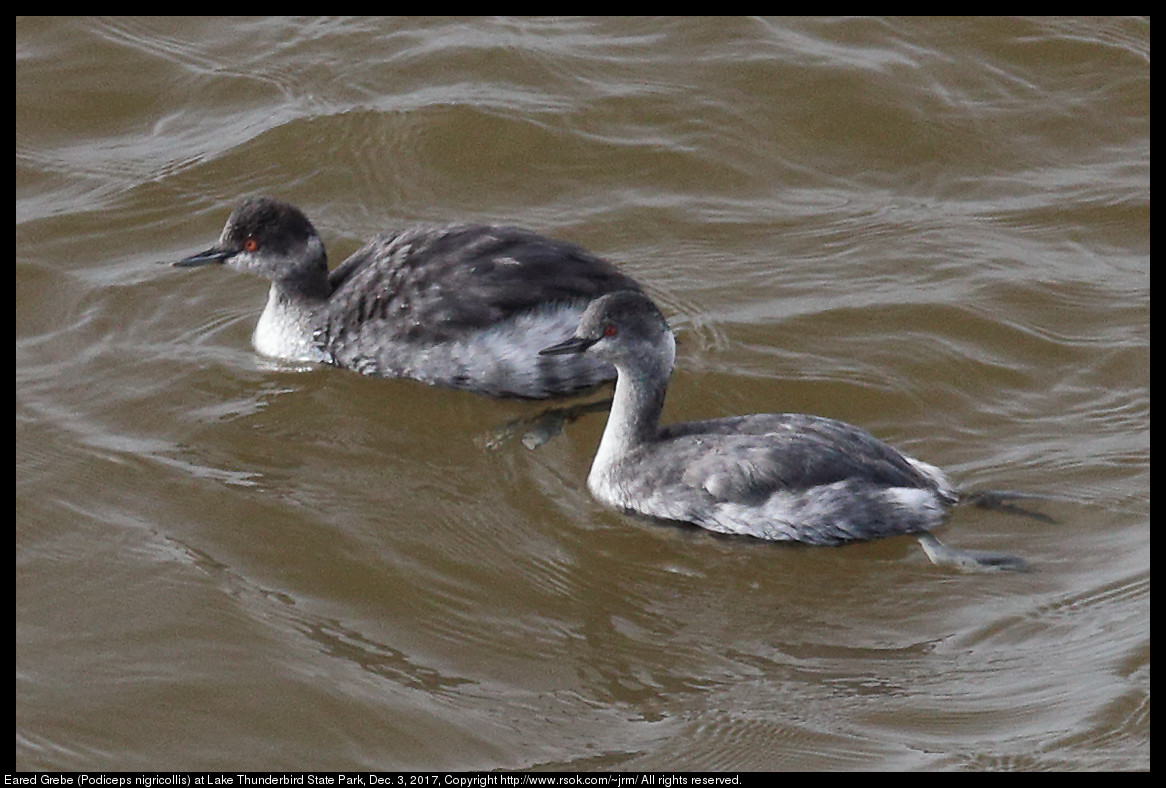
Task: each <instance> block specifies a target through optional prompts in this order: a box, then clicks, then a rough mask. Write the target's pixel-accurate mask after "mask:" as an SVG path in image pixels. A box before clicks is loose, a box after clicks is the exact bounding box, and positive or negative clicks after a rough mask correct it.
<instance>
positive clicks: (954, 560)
mask: <svg viewBox="0 0 1166 788" xmlns="http://www.w3.org/2000/svg"><path fill="white" fill-rule="evenodd" d="M542 353H543V354H545V355H555V356H557V355H565V354H583V355H590V356H594V357H596V358H600V359H603V360H604V361H607V362H609V363H611V364H613V365H614V366H615V368H616V370H617V375H618V376H617V378H616V384H615V395H614V400H613V403H612V406H611V413H610V415H609V417H608V421H607V426H606V427H605V428H604V431H603V437H602V438H601V439H600V442H599V448H598V450H597V451H596V454H595V460H594V462H593V464H592V466H591V471H590V473H589V474H588V477H587V486H588V488H589V489H590V490H591V493H592V495H594V496H595V498H596V499H598V500H599V501H600V502H602V503H604V504H607V505H608V506H611V507H614V508H616V509H620V510H624V511H628V512H632V513H637V514H640V515H646V516H648V517H652V518H658V519H663V520H673V521H681V522H687V523H693V524H695V525H698V526H701V527H702V528H706V529H708V530H710V531H714V532H718V533H723V534H740V535H746V536H752V537H757V538H759V539H767V540H774V541H788V542H803V543H807V544H814V545H837V544H842V543H845V542H852V541H862V540H870V539H878V538H881V537H886V536H893V535H896V534H923V535H924V538H923V540H922V543H923V545H924V548H925V550H926V552H927V554H928V556H929V557H931V558H932V560H933V561H936V562H937V563H939V562H943V563H949V564H954V565H958V566H964V567H968V566H974V567H977V568H981V569H1001V568H1007V569H1020V568H1023V566H1024V563H1025V562H1024V561H1023V560H1022V559H1019V558H1015V557H1013V556H1007V555H1003V554H998V553H987V552H982V551H959V550H955V549H954V548H947V547H945V546H943V545H942V544H940V543H939V541H938V540H936V539H935V538H934V537H933V536H931V535H930V534H928V533H927V532H928V531H930V530H931V529H933V528H935V527H936V526H938V525H940V524H941V523H942V522H943V520H944V516H945V514H946V512H947V511H948V509H950V508H951V507H952V506H954V505H955V504H956V503H958V502H959V501H960V500H961V493H960V492H959V491H958V490H957V489H956V488H955V487H954V486H953V485H952V483H951V482H950V481H949V480H948V478H947V476H946V475H945V474H944V473H943V471H941V470H940V469H939V468H937V467H935V466H933V465H930V464H928V463H925V462H922V461H920V460H917V459H915V458H913V457H908V456H907V455H905V454H902V453H901V452H899V451H898V450H896V449H894V448H892V447H891V446H889V445H888V444H886V443H884V442H883V441H881V440H879V439H878V438H876V437H874V436H873V435H871V434H870V433H869V432H866V431H865V430H862V429H860V428H858V427H855V426H853V425H850V424H846V423H844V422H841V421H836V420H834V419H829V418H823V417H820V416H810V415H803V414H796V413H774V414H770V413H763V414H754V415H750V416H734V417H730V418H721V419H711V420H708V421H694V422H686V423H679V424H668V425H664V426H661V425H660V423H659V421H660V413H661V411H662V409H663V407H664V397H665V394H666V392H667V388H668V381H669V377H670V375H671V373H672V366H673V363H674V361H675V355H676V344H675V341H674V339H673V335H672V331H671V330H670V329H669V327H668V323H667V322H666V321H665V319H664V317H663V315H661V314H660V311H659V310H658V309H657V308H656V306H655V305H654V304H653V303H652V302H651V301H649V300H648V299H647V298H645V297H644V296H643V295H641V294H640V293H635V292H620V293H612V294H608V295H604V296H602V297H600V298H599V299H597V300H596V301H594V302H593V303H592V304H591V305H590V306H589V307H588V308H587V311H586V312H584V314H583V317H582V319H581V320H580V323H579V326H578V328H577V329H576V331H575V334H574V336H573V337H571V338H570V339H567V340H564V341H562V342H560V343H557V344H555V345H552V346H550V347H547V348H545V349H543V350H542ZM1017 511H1021V510H1017ZM1024 513H1027V512H1024Z"/></svg>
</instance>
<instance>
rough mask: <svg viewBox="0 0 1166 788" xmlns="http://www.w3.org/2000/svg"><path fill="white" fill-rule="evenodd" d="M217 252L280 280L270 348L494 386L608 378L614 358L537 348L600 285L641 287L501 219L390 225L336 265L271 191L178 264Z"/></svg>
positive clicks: (542, 392) (271, 312)
mask: <svg viewBox="0 0 1166 788" xmlns="http://www.w3.org/2000/svg"><path fill="white" fill-rule="evenodd" d="M206 263H222V264H225V265H228V266H230V267H232V268H236V269H239V270H243V271H248V272H250V273H254V274H258V275H260V276H263V277H266V278H268V279H270V280H272V286H271V292H270V294H269V297H268V303H267V307H266V308H265V310H264V312H263V314H262V315H261V317H260V320H259V323H258V325H257V326H256V331H255V336H254V342H255V346H256V348H257V349H259V350H260V352H263V353H265V354H267V355H271V356H275V357H279V358H286V359H289V360H295V361H317V362H323V363H329V364H335V365H337V366H341V367H346V368H350V369H355V370H357V371H359V372H361V373H364V374H369V375H382V376H387V377H407V378H414V379H417V380H421V381H425V382H427V383H435V384H440V385H447V386H454V387H457V388H463V389H470V390H473V391H478V392H481V393H485V394H491V395H495V396H518V397H547V396H555V395H560V394H569V393H574V392H577V391H580V390H583V389H586V388H589V387H591V386H594V385H596V384H598V383H601V382H603V381H604V380H610V379H611V378H612V377H614V374H615V373H614V369H613V368H612V367H611V365H609V364H607V363H605V362H602V361H600V360H597V359H594V358H576V359H549V358H547V357H543V356H539V354H538V349H539V348H541V347H543V346H545V345H546V344H547V342H548V341H549V340H555V339H562V338H564V337H567V336H570V334H571V332H572V330H573V329H574V326H575V324H576V323H577V322H578V319H579V317H580V316H581V315H582V313H583V310H584V309H585V308H586V306H587V304H588V303H589V302H590V301H591V300H593V299H594V298H596V297H598V296H600V295H603V294H604V293H609V292H613V291H617V290H627V289H632V290H637V291H638V290H639V289H640V286H639V284H637V283H636V282H635V280H633V279H632V278H631V277H629V276H627V275H625V274H623V273H621V272H620V271H619V269H617V268H616V267H615V266H614V265H613V264H611V263H609V262H607V261H606V260H603V259H601V258H599V257H596V256H595V255H592V254H590V253H589V252H587V251H586V250H584V249H582V248H581V247H579V246H576V245H575V244H571V243H567V242H565V241H559V240H554V239H550V238H545V237H543V236H540V235H538V234H536V233H533V232H530V231H528V230H523V229H520V228H517V227H505V226H490V225H454V226H447V227H437V228H419V229H407V230H402V231H399V232H393V233H386V234H384V235H380V236H378V237H376V238H374V239H373V240H371V241H370V242H369V243H368V244H366V245H365V246H364V247H363V248H361V249H360V250H358V251H357V252H356V253H354V254H353V255H352V256H351V257H349V258H348V259H347V260H345V261H344V262H343V263H341V264H340V265H339V266H337V267H336V268H335V269H334V270H333V271H331V273H329V272H328V262H327V256H326V255H325V252H324V245H323V243H322V242H321V241H320V238H319V236H318V235H317V233H316V230H315V228H314V227H313V226H312V224H311V222H310V221H308V219H307V217H306V216H304V214H303V213H302V212H301V211H300V210H299V209H298V208H296V207H295V206H293V205H289V204H288V203H284V202H280V201H279V200H275V199H272V198H270V197H253V198H249V199H247V200H244V201H243V202H241V203H240V204H239V205H238V206H237V207H236V208H235V210H234V211H233V212H232V213H231V215H230V217H229V218H228V219H227V223H226V226H225V227H224V228H223V232H222V235H221V236H220V238H219V241H218V243H217V244H216V245H215V246H213V247H212V248H210V249H208V250H206V251H205V252H202V253H200V254H197V255H194V256H192V257H188V258H186V259H185V260H182V261H179V262H178V263H176V264H175V265H180V266H194V265H202V264H206Z"/></svg>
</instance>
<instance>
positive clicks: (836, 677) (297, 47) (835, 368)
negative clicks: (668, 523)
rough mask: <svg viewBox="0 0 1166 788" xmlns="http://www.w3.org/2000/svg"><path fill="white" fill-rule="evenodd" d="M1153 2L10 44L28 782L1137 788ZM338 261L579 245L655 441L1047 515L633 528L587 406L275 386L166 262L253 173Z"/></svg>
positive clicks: (1143, 757) (287, 26) (88, 24)
mask: <svg viewBox="0 0 1166 788" xmlns="http://www.w3.org/2000/svg"><path fill="white" fill-rule="evenodd" d="M1149 61H1150V25H1149V21H1148V20H1145V19H1106V20H1056V19H1043V20H1038V21H1031V20H1015V19H1013V20H950V19H942V20H928V19H911V20H863V19H846V20H831V19H811V20H764V19H707V18H702V19H630V20H629V19H602V20H591V19H539V20H531V19H489V20H454V19H373V20H369V19H329V20H317V21H306V20H295V21H291V20H272V19H222V18H215V19H193V20H192V19H163V20H159V19H145V20H143V19H60V18H57V19H34V18H25V19H18V20H17V21H16V759H15V765H16V768H18V769H230V770H235V769H306V768H311V769H349V770H351V769H492V768H507V769H519V768H567V769H735V770H746V769H837V768H841V769H998V768H1003V769H1145V768H1149V766H1150V523H1149V510H1150V505H1149V486H1150V438H1149V426H1150V391H1149V373H1150V330H1149V329H1150V277H1149V269H1150V62H1149ZM258 191H262V192H269V193H272V194H275V195H277V196H279V197H281V198H283V199H286V200H289V201H291V202H294V203H296V204H298V205H300V206H301V207H303V208H304V210H305V211H306V212H307V213H308V215H309V216H310V217H311V218H312V220H313V221H314V223H315V224H316V226H317V228H319V229H320V231H321V233H322V235H323V237H324V240H325V243H326V244H328V248H329V250H330V252H331V257H332V260H333V262H334V263H335V262H339V261H340V260H341V259H343V258H344V257H345V256H347V255H348V254H349V253H351V252H352V251H354V250H355V249H356V248H357V246H358V245H359V244H360V243H361V242H362V241H363V240H364V239H365V238H367V237H369V236H371V235H373V234H375V233H377V232H380V231H383V230H386V229H390V228H394V227H399V226H402V225H407V224H412V223H416V222H450V221H492V222H508V223H516V224H520V225H524V226H528V227H531V228H534V229H536V230H539V231H541V232H544V233H547V234H549V235H553V236H555V237H560V238H566V239H569V240H572V241H576V242H579V243H582V244H584V245H586V246H587V247H589V248H590V249H592V250H594V251H595V252H597V253H599V254H601V255H603V256H605V257H608V258H610V259H611V260H614V261H616V262H617V263H619V264H620V265H622V266H623V267H624V268H625V269H626V270H627V271H629V272H630V273H632V274H633V275H634V276H636V277H638V278H639V279H640V280H641V281H643V282H644V283H645V284H646V285H647V286H648V288H649V289H650V290H651V292H652V293H653V294H654V295H655V296H656V297H657V299H658V300H659V302H660V303H661V304H662V306H663V308H664V310H665V312H666V313H667V314H668V316H669V317H670V319H671V320H672V322H673V324H674V325H675V327H676V328H677V330H678V333H679V336H680V342H681V345H680V353H679V359H678V370H677V373H676V375H675V377H674V379H673V387H672V390H671V394H670V397H669V405H668V408H667V409H666V418H668V419H691V418H700V417H710V416H721V415H731V414H736V413H748V412H756V411H777V410H791V411H807V412H812V413H818V414H822V415H826V416H832V417H836V418H841V419H844V420H847V421H850V422H853V423H856V424H859V425H862V426H864V427H866V428H868V429H870V430H872V431H873V432H874V433H876V434H877V435H879V436H881V437H883V438H885V439H887V440H889V441H891V442H892V443H894V444H896V445H898V446H900V447H902V448H903V449H905V450H908V451H910V452H911V453H912V454H914V455H916V456H918V457H920V458H923V459H925V460H928V461H930V462H933V463H936V464H938V465H941V466H943V467H945V468H947V469H948V470H949V471H950V472H951V474H952V475H953V477H954V478H956V479H958V480H959V481H960V482H962V483H963V484H965V485H966V486H969V487H979V488H1013V489H1023V490H1029V491H1035V492H1040V493H1043V494H1047V495H1049V496H1052V497H1053V498H1055V499H1056V500H1055V501H1053V502H1052V503H1049V504H1048V505H1047V506H1045V509H1046V511H1048V513H1049V514H1052V515H1054V516H1055V517H1056V518H1057V519H1058V520H1059V521H1060V522H1059V524H1057V525H1047V524H1043V523H1040V522H1036V521H1032V520H1026V519H1019V518H1015V517H1010V516H1007V515H1001V514H997V513H991V512H984V511H980V510H974V509H966V510H958V511H957V512H956V513H955V515H954V516H953V518H952V520H951V522H950V523H949V524H948V525H947V526H945V527H944V529H943V530H942V533H941V536H942V537H943V538H944V539H945V541H947V542H949V543H951V544H953V545H958V546H960V547H968V548H981V549H995V550H1004V551H1007V552H1011V553H1015V554H1018V555H1023V556H1025V557H1027V558H1028V559H1029V560H1030V561H1031V562H1032V563H1033V564H1034V566H1035V567H1036V571H1035V572H1032V573H1030V574H996V575H990V574H962V573H959V572H956V571H953V570H945V569H941V568H937V567H934V566H932V565H931V564H929V563H928V562H927V560H926V558H925V557H924V555H923V554H922V552H921V551H920V550H919V549H918V547H917V546H916V545H915V544H914V542H913V541H912V540H911V539H909V538H901V539H892V540H887V541H883V542H879V543H874V544H865V545H856V546H851V547H845V548H839V549H830V548H816V549H814V548H798V547H783V546H777V545H770V544H763V543H754V542H750V541H742V540H725V539H718V538H714V537H711V536H708V535H705V534H703V533H701V532H697V531H692V530H686V529H683V528H675V527H662V526H658V525H652V524H646V523H643V522H639V521H635V520H631V519H629V518H627V517H624V516H622V515H620V514H617V513H613V512H610V511H607V510H604V509H602V508H600V507H599V506H598V505H597V504H595V503H594V502H593V501H592V500H591V499H590V497H589V495H588V493H587V491H586V488H585V486H584V479H585V476H586V472H587V468H588V465H589V463H590V459H591V455H592V453H593V451H594V449H595V446H596V443H597V440H598V436H599V433H600V431H601V429H602V426H603V420H604V419H603V416H602V415H595V416H590V417H587V418H585V419H584V420H582V421H581V422H578V423H576V424H574V425H572V426H570V427H569V428H568V431H567V434H566V436H565V437H560V438H557V439H555V440H553V441H552V442H551V443H550V444H548V445H547V446H545V447H543V448H541V449H539V450H537V451H533V452H532V451H528V450H527V449H525V448H523V447H522V446H521V445H520V444H518V443H510V444H507V445H505V446H503V447H502V448H501V449H498V450H490V449H488V448H487V447H486V445H487V443H488V442H489V441H488V438H489V436H490V434H491V432H492V431H493V430H494V428H495V427H497V426H499V425H501V424H503V423H505V422H506V421H508V420H510V419H513V418H516V417H519V416H523V415H530V414H531V413H533V412H534V410H535V409H536V408H537V407H538V406H537V405H531V404H524V403H513V402H499V401H494V400H490V399H485V398H481V397H476V396H473V395H468V394H464V393H457V392H449V391H442V390H437V389H432V388H427V387H424V386H421V385H419V384H415V383H411V382H404V381H383V380H373V379H368V378H362V377H359V376H357V375H355V374H353V373H349V372H345V371H342V370H335V369H313V370H301V369H294V368H289V367H287V366H284V365H280V364H277V363H273V362H270V361H266V360H264V359H262V358H260V357H258V356H257V355H256V354H255V353H254V351H253V350H252V349H251V347H250V342H249V338H250V332H251V329H252V326H253V324H254V321H255V319H256V317H257V316H258V314H259V311H260V309H261V307H262V305H263V302H264V299H265V292H266V284H265V283H264V282H262V281H259V280H257V279H249V278H246V277H242V276H240V275H237V274H233V273H231V272H229V271H223V270H214V271H211V270H202V271H198V272H193V271H178V270H174V269H170V268H167V267H164V266H160V265H157V262H156V261H159V260H165V259H175V258H177V257H178V256H180V255H184V254H188V253H191V252H195V251H198V250H200V249H203V248H205V247H206V246H208V245H210V243H211V242H212V241H213V240H214V238H215V237H216V236H217V234H218V232H219V229H220V227H221V224H222V222H223V220H224V219H225V217H226V214H227V212H228V211H229V208H230V206H231V204H232V203H233V202H234V201H235V200H236V199H237V198H238V197H239V196H240V195H243V194H246V193H252V192H258Z"/></svg>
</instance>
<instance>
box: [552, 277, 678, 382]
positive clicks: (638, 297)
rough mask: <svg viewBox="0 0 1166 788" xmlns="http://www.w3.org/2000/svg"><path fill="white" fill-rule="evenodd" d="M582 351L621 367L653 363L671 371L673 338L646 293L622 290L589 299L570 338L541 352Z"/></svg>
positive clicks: (673, 347)
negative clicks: (588, 303)
mask: <svg viewBox="0 0 1166 788" xmlns="http://www.w3.org/2000/svg"><path fill="white" fill-rule="evenodd" d="M584 352H587V353H592V354H594V355H595V356H597V357H599V358H602V359H604V360H607V361H610V362H611V363H613V364H615V365H616V367H619V368H623V369H638V368H642V367H644V366H646V365H652V366H656V367H662V368H663V369H664V370H665V371H666V372H671V370H672V363H673V362H674V361H675V360H676V341H675V339H673V337H672V330H671V329H670V328H668V321H666V320H665V319H664V316H663V315H662V314H660V310H659V309H657V308H656V305H655V304H653V303H652V302H651V301H650V300H649V299H648V297H647V296H645V295H643V294H642V293H637V292H635V291H632V290H621V291H619V292H617V293H609V294H607V295H605V296H602V297H600V298H597V299H595V300H594V301H592V302H591V304H590V305H589V306H588V307H587V311H585V312H584V313H583V317H582V318H581V319H580V320H579V327H578V328H577V329H575V335H574V336H573V337H571V338H570V339H568V340H566V341H565V342H560V343H559V344H557V345H552V346H551V347H548V348H544V349H543V350H541V351H540V353H541V354H542V355H547V356H551V355H561V354H564V353H584Z"/></svg>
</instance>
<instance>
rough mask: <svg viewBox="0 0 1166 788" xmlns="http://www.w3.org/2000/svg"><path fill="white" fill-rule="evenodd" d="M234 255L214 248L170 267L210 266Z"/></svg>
mask: <svg viewBox="0 0 1166 788" xmlns="http://www.w3.org/2000/svg"><path fill="white" fill-rule="evenodd" d="M232 254H234V253H233V252H230V251H227V250H223V249H220V248H219V247H217V246H212V247H211V248H210V249H207V250H206V251H205V252H199V253H198V254H192V255H191V256H190V257H185V258H183V259H181V260H179V261H178V262H176V263H171V264H170V265H173V266H176V267H178V268H193V267H194V266H196V265H210V264H211V263H221V262H223V260H225V259H227V258H228V257H230V256H231V255H232Z"/></svg>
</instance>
